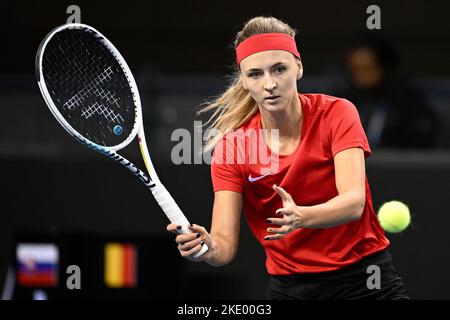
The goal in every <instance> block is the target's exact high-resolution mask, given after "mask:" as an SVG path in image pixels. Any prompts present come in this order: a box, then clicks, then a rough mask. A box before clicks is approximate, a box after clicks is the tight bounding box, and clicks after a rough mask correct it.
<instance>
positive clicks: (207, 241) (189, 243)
mask: <svg viewBox="0 0 450 320" xmlns="http://www.w3.org/2000/svg"><path fill="white" fill-rule="evenodd" d="M179 230H181V226H180V225H177V224H174V223H171V224H169V225H168V226H167V231H169V232H171V233H174V234H177V236H176V238H175V241H176V242H177V243H178V251H179V252H180V254H181V256H182V257H184V258H186V259H188V260H190V261H195V262H202V261H209V259H210V258H211V247H212V244H211V242H212V239H211V236H210V235H209V233H208V231H206V229H205V228H204V227H201V226H199V225H196V224H193V225H191V226H189V230H190V231H191V233H178V232H179ZM204 245H207V246H208V248H209V249H208V251H206V252H205V253H203V254H202V255H201V256H200V257H197V258H194V255H195V254H196V253H197V252H199V251H200V250H201V249H202V247H203V246H204Z"/></svg>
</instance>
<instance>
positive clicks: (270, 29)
mask: <svg viewBox="0 0 450 320" xmlns="http://www.w3.org/2000/svg"><path fill="white" fill-rule="evenodd" d="M261 33H285V34H288V35H290V36H292V37H295V34H296V31H295V30H294V29H292V28H291V27H290V26H289V25H288V24H286V23H285V22H283V21H280V20H278V19H276V18H274V17H264V16H260V17H255V18H253V19H251V20H249V21H248V22H247V23H246V24H245V25H244V28H242V30H241V31H239V32H238V33H237V35H236V38H235V40H234V48H236V47H237V46H238V45H239V44H240V43H241V42H242V41H244V40H245V39H247V38H249V37H251V36H254V35H257V34H261ZM209 111H212V115H211V117H210V118H209V120H208V121H207V122H206V123H205V124H204V126H206V127H207V129H208V131H207V132H208V133H207V135H206V140H207V141H206V143H205V145H204V147H203V152H208V151H210V150H211V149H213V148H214V146H215V145H216V144H217V142H219V141H220V140H221V139H222V137H223V136H224V135H225V134H226V133H227V132H229V131H230V130H235V129H237V128H239V127H240V126H242V125H243V124H245V123H246V122H247V121H249V120H250V119H251V118H252V117H253V115H255V114H256V113H257V112H258V105H257V104H256V102H255V101H254V100H253V98H252V97H251V96H250V94H249V93H248V91H247V90H245V89H244V87H243V85H242V79H241V75H240V70H239V67H238V66H236V68H235V72H234V74H233V75H232V76H231V84H230V85H229V86H228V88H227V89H226V90H225V92H223V93H222V94H221V95H220V96H219V97H217V98H215V99H214V100H212V101H209V102H206V103H205V104H203V105H202V106H201V109H200V110H199V111H198V113H197V114H198V115H199V114H202V113H205V112H209Z"/></svg>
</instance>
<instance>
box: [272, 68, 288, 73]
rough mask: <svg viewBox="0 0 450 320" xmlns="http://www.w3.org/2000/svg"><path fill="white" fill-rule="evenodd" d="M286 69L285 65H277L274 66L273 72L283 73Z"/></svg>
mask: <svg viewBox="0 0 450 320" xmlns="http://www.w3.org/2000/svg"><path fill="white" fill-rule="evenodd" d="M285 70H286V68H285V67H277V68H275V73H283V72H284V71H285Z"/></svg>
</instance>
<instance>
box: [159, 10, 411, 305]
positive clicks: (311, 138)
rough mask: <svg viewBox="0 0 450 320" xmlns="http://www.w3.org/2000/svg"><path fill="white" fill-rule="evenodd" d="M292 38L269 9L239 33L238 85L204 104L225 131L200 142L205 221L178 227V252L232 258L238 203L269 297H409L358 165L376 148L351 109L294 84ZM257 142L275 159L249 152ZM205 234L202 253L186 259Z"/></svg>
mask: <svg viewBox="0 0 450 320" xmlns="http://www.w3.org/2000/svg"><path fill="white" fill-rule="evenodd" d="M294 36H295V31H294V30H293V29H292V28H291V27H289V26H288V25H287V24H286V23H284V22H282V21H280V20H278V19H275V18H273V17H256V18H253V19H251V20H250V21H249V22H248V23H246V24H245V26H244V28H243V30H242V31H240V32H238V34H237V37H236V40H235V48H236V66H237V73H236V76H235V79H234V82H233V83H232V85H231V86H230V87H229V88H228V89H227V90H226V92H224V93H223V94H222V95H221V96H220V97H219V98H217V99H216V100H215V101H213V102H211V103H210V104H208V105H207V106H206V107H205V108H204V109H203V110H202V111H211V110H212V111H214V113H213V116H212V118H211V119H210V121H209V124H210V129H214V130H215V131H216V132H219V133H220V134H219V135H215V136H213V137H212V138H211V139H210V140H209V142H208V144H207V145H206V146H205V150H211V149H212V148H214V153H213V160H212V164H211V176H212V182H213V187H214V192H215V196H214V206H213V212H212V223H211V230H210V232H208V231H207V230H206V229H205V228H204V227H201V226H199V225H195V224H194V225H192V226H191V230H192V232H193V233H192V234H179V235H177V237H176V241H177V242H178V244H179V246H178V249H179V251H180V253H181V255H182V256H183V257H185V258H187V259H189V260H193V261H204V262H206V263H208V264H210V265H213V266H222V265H225V264H227V263H229V262H230V261H231V260H232V259H233V258H234V256H235V255H236V252H237V250H238V240H239V229H240V220H241V212H242V208H244V209H245V214H246V218H247V221H248V224H249V226H250V229H251V231H252V232H253V234H254V235H255V237H256V238H257V240H258V241H259V242H260V243H261V245H262V246H263V247H264V249H265V252H266V255H267V260H266V268H267V271H268V273H269V275H270V282H269V287H268V290H267V293H266V295H267V298H269V299H408V295H407V293H406V290H405V287H404V284H403V281H402V279H401V277H400V276H399V275H398V273H397V272H396V270H395V268H394V266H393V263H392V259H391V256H390V254H389V252H388V251H387V247H388V246H389V240H388V239H387V238H386V237H385V235H384V232H383V230H382V228H381V227H380V225H379V223H378V220H377V216H376V214H375V212H374V209H373V205H372V197H371V193H370V188H369V184H368V181H367V178H366V176H365V163H364V161H365V158H366V157H368V156H369V155H370V154H371V150H370V147H369V144H368V142H367V138H366V135H365V133H364V130H363V128H362V125H361V121H360V119H359V115H358V112H357V109H356V108H355V106H354V105H353V104H352V103H351V102H349V101H347V100H345V99H341V98H337V97H332V96H328V95H324V94H303V93H298V91H297V80H300V79H301V78H302V75H303V65H302V61H301V56H300V54H299V52H298V50H297V47H296V42H295V39H294ZM214 130H211V132H213V131H214ZM248 132H259V133H261V132H263V134H257V135H256V137H257V138H256V140H255V139H253V138H252V137H254V135H253V136H252V135H251V134H247V133H248ZM242 133H243V134H242ZM261 142H262V143H263V146H265V148H266V150H268V152H269V154H270V155H271V156H270V159H272V160H273V159H276V160H275V161H269V162H267V161H265V162H264V163H263V162H262V161H261V162H258V161H253V162H252V161H251V160H255V157H254V156H253V155H252V151H251V150H253V149H252V147H253V146H254V145H255V144H256V143H258V144H260V145H261ZM257 159H259V158H257ZM274 164H275V165H274ZM177 227H178V228H180V227H179V226H177V225H175V224H170V225H168V227H167V230H168V231H170V232H174V233H175V232H176V230H177ZM205 243H206V244H207V245H208V246H209V248H210V249H209V251H208V252H207V253H205V254H203V255H202V256H201V257H199V258H193V255H194V254H195V253H197V252H198V251H200V249H201V246H202V245H204V244H205Z"/></svg>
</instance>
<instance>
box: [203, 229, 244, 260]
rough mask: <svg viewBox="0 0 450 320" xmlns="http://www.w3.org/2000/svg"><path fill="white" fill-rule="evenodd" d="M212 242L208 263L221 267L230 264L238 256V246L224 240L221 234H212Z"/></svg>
mask: <svg viewBox="0 0 450 320" xmlns="http://www.w3.org/2000/svg"><path fill="white" fill-rule="evenodd" d="M211 240H212V241H211V248H210V249H209V255H210V256H209V257H208V260H207V261H206V262H207V263H208V264H209V265H211V266H214V267H220V266H224V265H226V264H228V263H230V262H231V261H232V260H233V258H234V257H235V256H236V252H237V244H234V243H233V241H230V240H227V239H225V238H223V237H222V236H221V235H219V234H211Z"/></svg>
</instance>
